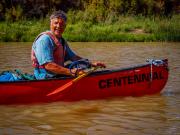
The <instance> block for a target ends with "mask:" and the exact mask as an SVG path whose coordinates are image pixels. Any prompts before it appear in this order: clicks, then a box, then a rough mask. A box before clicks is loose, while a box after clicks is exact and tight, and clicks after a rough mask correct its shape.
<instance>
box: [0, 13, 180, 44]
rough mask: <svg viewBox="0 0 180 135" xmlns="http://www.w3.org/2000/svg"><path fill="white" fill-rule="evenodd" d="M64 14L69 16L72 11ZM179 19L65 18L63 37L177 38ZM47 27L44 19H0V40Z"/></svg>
mask: <svg viewBox="0 0 180 135" xmlns="http://www.w3.org/2000/svg"><path fill="white" fill-rule="evenodd" d="M68 16H69V18H70V17H71V16H72V14H68ZM72 19H73V18H72ZM76 19H77V18H74V20H76ZM80 20H81V21H80ZM179 20H180V15H176V16H175V15H174V16H172V17H171V18H159V17H155V18H153V17H152V18H150V17H148V18H147V17H143V16H136V17H132V16H119V17H118V18H117V20H116V21H113V22H112V21H111V20H105V22H95V23H93V22H91V21H84V20H83V19H82V18H80V19H79V21H77V20H76V21H72V20H71V19H69V22H68V25H67V28H66V31H65V33H64V37H65V38H66V39H67V40H68V41H109V42H111V41H180V24H179V23H178V22H179ZM48 29H49V20H48V18H46V19H40V20H32V21H28V20H26V21H16V22H13V23H11V22H7V21H6V22H0V41H5V42H7V41H16V42H17V41H23V42H27V41H30V42H32V41H33V40H34V39H35V37H36V36H37V35H38V34H39V33H41V32H43V31H46V30H48Z"/></svg>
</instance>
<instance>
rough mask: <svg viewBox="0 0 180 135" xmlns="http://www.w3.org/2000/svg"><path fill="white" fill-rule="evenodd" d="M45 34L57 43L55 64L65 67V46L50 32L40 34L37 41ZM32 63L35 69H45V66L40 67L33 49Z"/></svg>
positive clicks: (54, 54) (54, 55)
mask: <svg viewBox="0 0 180 135" xmlns="http://www.w3.org/2000/svg"><path fill="white" fill-rule="evenodd" d="M43 34H46V35H48V36H49V37H50V38H51V39H52V40H53V42H54V43H55V46H56V48H55V50H54V52H53V57H54V62H55V63H56V64H58V65H61V66H64V57H65V49H64V47H63V45H62V44H61V42H60V41H59V40H58V39H57V38H56V36H55V35H53V34H52V33H51V32H50V31H46V32H42V33H40V34H39V35H38V36H37V38H36V39H35V41H36V40H37V39H38V38H39V37H40V36H41V35H43ZM35 41H34V42H35ZM31 61H32V65H33V67H35V68H44V65H39V63H38V60H37V58H36V55H35V52H34V50H33V49H32V51H31Z"/></svg>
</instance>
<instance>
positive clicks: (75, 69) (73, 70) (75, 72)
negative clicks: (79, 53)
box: [71, 68, 85, 76]
mask: <svg viewBox="0 0 180 135" xmlns="http://www.w3.org/2000/svg"><path fill="white" fill-rule="evenodd" d="M84 73H85V72H84V71H83V70H81V69H79V68H73V69H71V74H72V76H76V75H77V76H79V75H82V74H84Z"/></svg>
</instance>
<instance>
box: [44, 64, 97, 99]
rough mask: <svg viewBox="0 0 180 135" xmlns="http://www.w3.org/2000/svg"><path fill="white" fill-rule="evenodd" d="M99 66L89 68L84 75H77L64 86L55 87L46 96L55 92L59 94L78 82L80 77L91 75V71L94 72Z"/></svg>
mask: <svg viewBox="0 0 180 135" xmlns="http://www.w3.org/2000/svg"><path fill="white" fill-rule="evenodd" d="M98 68H99V66H97V67H94V68H93V69H92V70H89V71H88V72H86V73H83V74H82V75H79V76H78V77H76V78H75V79H73V80H72V81H70V82H68V83H66V84H64V85H63V86H61V87H59V88H57V89H55V90H54V91H52V92H51V93H49V94H47V95H46V96H51V95H54V94H57V93H59V92H61V91H63V90H65V89H67V88H68V87H70V86H72V85H73V84H74V83H76V82H77V81H79V80H80V79H82V78H84V77H85V76H87V75H89V74H90V73H92V72H94V71H95V70H97V69H98Z"/></svg>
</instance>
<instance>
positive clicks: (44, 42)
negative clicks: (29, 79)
mask: <svg viewBox="0 0 180 135" xmlns="http://www.w3.org/2000/svg"><path fill="white" fill-rule="evenodd" d="M62 40H63V39H62V38H60V39H59V41H60V42H61V44H62V42H63V41H62ZM63 45H64V49H65V51H66V53H65V54H66V55H65V58H64V61H68V60H71V59H72V57H74V56H75V55H76V54H75V53H74V52H73V51H72V50H71V49H70V48H69V46H68V44H67V42H66V41H65V42H64V44H63ZM55 47H56V46H55V43H54V41H53V40H52V39H51V38H50V37H49V35H47V34H43V35H41V36H40V37H39V38H38V39H37V40H36V41H35V42H34V43H33V46H32V49H33V50H34V52H35V56H36V58H37V60H38V63H39V65H43V64H45V63H48V62H54V57H53V52H54V49H55ZM34 75H35V77H36V79H45V78H48V77H53V76H54V74H53V73H50V72H48V71H47V70H46V69H39V68H35V69H34Z"/></svg>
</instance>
